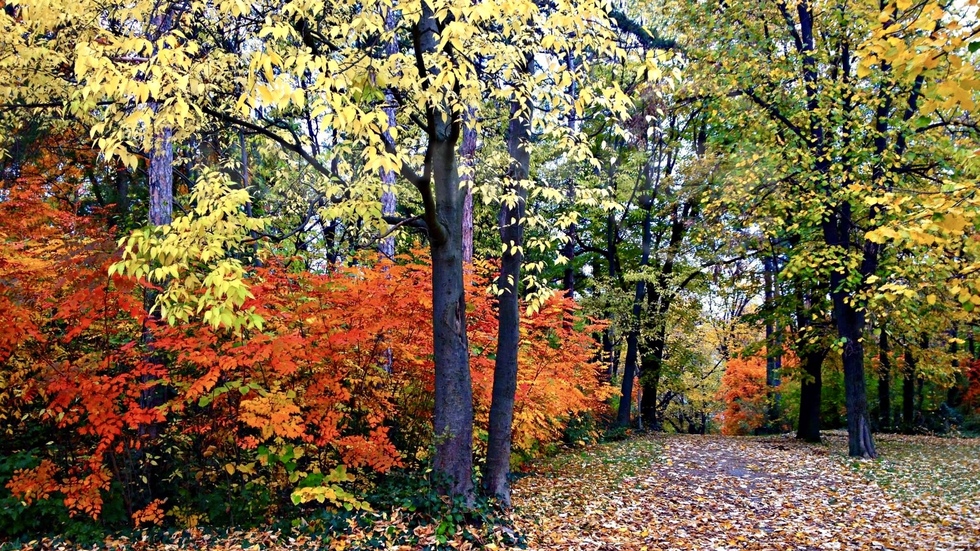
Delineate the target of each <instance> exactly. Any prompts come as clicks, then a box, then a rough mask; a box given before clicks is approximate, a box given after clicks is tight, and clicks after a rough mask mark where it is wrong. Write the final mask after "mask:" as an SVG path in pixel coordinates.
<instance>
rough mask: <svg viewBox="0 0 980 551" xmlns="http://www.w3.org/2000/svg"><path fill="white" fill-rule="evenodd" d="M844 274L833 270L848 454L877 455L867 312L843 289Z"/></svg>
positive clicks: (853, 455) (832, 278) (832, 285)
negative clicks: (865, 339) (867, 370)
mask: <svg viewBox="0 0 980 551" xmlns="http://www.w3.org/2000/svg"><path fill="white" fill-rule="evenodd" d="M843 284H844V281H843V274H840V273H838V272H834V274H833V275H832V276H831V289H837V290H836V291H834V292H833V293H832V298H833V302H834V314H835V317H836V319H837V332H838V334H839V335H840V336H841V337H843V338H844V339H846V340H845V342H844V348H843V350H842V352H841V355H842V360H843V363H844V401H845V405H846V408H847V437H848V446H847V447H848V454H849V455H850V456H852V457H871V458H873V457H876V455H877V454H876V452H875V447H874V441H873V440H872V438H871V426H870V424H869V423H868V393H867V388H866V387H865V381H864V346H863V345H862V344H861V336H862V332H863V331H864V313H863V312H859V311H858V310H857V309H856V308H855V307H854V304H853V303H852V302H850V297H847V296H846V293H845V292H844V291H843V290H841V286H842V285H843Z"/></svg>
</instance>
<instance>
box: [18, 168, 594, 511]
mask: <svg viewBox="0 0 980 551" xmlns="http://www.w3.org/2000/svg"><path fill="white" fill-rule="evenodd" d="M39 189H40V188H38V187H37V186H24V187H23V188H17V187H16V186H14V187H11V188H10V190H11V191H10V192H9V193H10V195H9V197H8V200H6V201H2V202H0V221H5V222H0V224H6V225H3V226H0V236H2V238H3V240H2V242H0V283H2V288H0V315H2V316H3V320H2V323H3V324H4V325H5V326H7V327H13V328H14V329H15V330H14V331H9V332H4V334H3V339H2V340H0V368H2V373H0V376H2V378H0V412H3V413H2V414H3V415H4V416H5V417H3V418H0V420H2V421H3V423H4V425H5V428H6V430H7V432H8V433H14V434H17V433H23V432H26V430H27V428H28V424H31V423H35V424H36V423H47V424H48V425H49V426H50V427H51V428H52V430H55V431H57V432H58V434H59V437H58V441H59V443H60V444H62V445H63V448H64V450H65V453H62V454H60V455H59V454H55V453H53V452H52V453H49V455H48V456H44V455H43V454H44V453H46V452H44V450H43V449H41V450H39V453H41V454H42V456H40V457H38V459H40V464H39V465H38V466H37V467H35V468H32V469H23V470H21V471H18V472H17V473H16V474H15V476H14V477H13V478H12V479H11V480H10V481H9V483H8V484H7V487H8V488H9V489H10V490H11V491H12V492H13V493H15V494H16V495H18V496H20V497H21V498H22V499H24V500H25V501H28V502H30V501H34V500H38V499H45V498H51V497H57V498H59V499H61V500H62V501H63V502H64V503H65V505H66V506H67V507H68V508H69V509H70V510H71V511H72V513H76V512H81V513H84V514H88V515H91V516H93V517H97V516H98V515H99V513H100V510H101V506H102V503H103V498H104V497H105V493H106V491H107V490H108V488H109V486H110V482H111V481H112V480H117V481H120V482H122V483H124V484H130V485H132V486H133V487H134V488H131V490H132V491H128V492H127V496H128V497H127V499H128V500H130V502H128V503H127V506H128V507H129V508H130V510H131V511H133V512H132V513H131V516H132V519H133V521H134V522H136V523H137V524H139V523H156V522H159V521H160V515H161V514H162V513H161V511H162V509H161V507H162V502H158V501H152V500H150V499H149V498H150V496H151V495H152V494H151V493H150V492H149V491H147V487H148V486H147V485H148V484H152V483H153V482H152V481H150V482H147V481H144V482H143V483H142V484H141V483H140V482H139V481H138V479H140V478H141V476H140V475H137V476H134V475H133V472H129V473H128V474H127V473H126V472H124V471H125V469H127V468H129V469H133V467H126V465H131V464H134V463H135V464H137V467H136V468H138V469H139V472H142V473H147V472H148V473H149V474H151V475H153V477H154V478H155V479H156V480H162V479H165V478H167V477H170V478H171V479H173V473H172V472H166V471H164V472H154V468H153V467H151V463H150V462H151V461H152V459H151V457H150V456H149V455H147V454H146V453H144V450H149V449H156V450H163V449H166V450H169V451H167V453H177V452H174V450H183V451H180V452H179V453H182V454H185V455H184V456H181V457H188V458H190V457H191V456H190V455H186V454H192V455H193V457H192V458H191V459H188V461H187V464H181V460H180V458H178V457H175V458H173V463H172V464H171V465H170V466H169V468H170V469H190V471H191V472H189V473H186V474H187V475H190V476H189V477H185V476H184V475H181V476H180V478H181V479H190V480H196V481H198V482H199V483H200V484H209V483H210V484H213V483H214V482H215V481H217V480H219V479H221V478H222V477H232V476H233V477H241V478H242V479H244V480H245V481H248V480H255V481H259V482H260V483H261V484H263V485H264V486H267V487H270V488H274V489H276V490H277V491H278V490H283V489H285V490H289V489H290V488H294V487H295V485H296V484H297V483H298V482H301V481H302V478H303V477H304V476H306V475H310V474H312V473H317V472H321V473H322V472H329V471H331V470H332V469H333V468H334V467H336V466H338V465H344V466H346V467H347V468H348V469H350V470H353V471H358V470H359V471H361V472H365V473H368V472H378V473H383V472H386V471H388V470H390V469H392V468H394V467H397V466H400V465H403V464H404V462H405V460H406V458H414V457H420V455H419V453H420V452H421V451H422V450H424V449H425V448H426V447H427V446H428V445H429V444H430V442H431V434H430V433H431V428H430V427H429V426H428V423H429V415H430V413H429V412H430V410H431V400H432V390H433V389H432V386H433V382H434V381H433V365H432V358H431V355H432V334H431V320H430V316H431V302H430V296H431V292H430V289H431V276H430V272H429V268H428V266H427V263H426V260H425V259H424V258H423V259H419V258H414V257H404V258H401V259H399V262H398V263H391V262H387V261H383V262H380V263H378V264H376V265H374V266H369V265H368V266H365V265H362V266H355V267H350V268H337V269H335V270H334V271H332V272H330V273H328V274H311V273H308V272H300V273H296V272H294V271H292V270H290V269H289V267H288V266H287V264H285V263H284V262H281V261H277V260H275V259H271V260H269V261H268V262H266V264H265V265H264V266H263V267H261V268H256V269H255V270H254V271H253V273H252V274H251V276H250V284H251V285H252V288H251V290H252V293H253V295H254V298H253V299H251V300H250V301H249V302H248V303H246V304H245V305H244V308H252V307H254V308H255V311H256V313H258V314H260V315H261V316H262V318H263V319H264V325H263V328H262V330H261V331H252V332H244V333H241V334H237V335H236V334H232V333H229V332H225V331H220V330H219V331H215V330H212V329H211V328H210V327H209V326H208V325H207V324H203V323H197V322H195V323H188V324H183V325H177V326H165V325H162V324H159V323H158V322H157V321H155V320H154V319H153V318H150V317H148V316H147V315H146V313H145V310H144V307H143V303H142V298H141V297H140V294H139V289H140V288H139V286H138V285H136V283H137V282H134V281H130V280H127V279H124V278H121V277H118V276H116V277H112V278H109V277H108V276H106V275H105V274H106V273H107V268H108V265H109V264H110V263H111V261H112V260H113V254H114V245H113V243H112V242H111V241H108V240H105V239H97V238H96V237H94V236H95V234H97V233H98V232H99V230H101V232H103V233H104V229H102V228H104V226H102V228H99V227H97V226H98V223H99V221H98V220H97V219H95V218H92V217H88V218H86V217H80V216H76V215H74V214H71V213H66V211H65V209H64V206H63V205H57V204H53V203H51V202H50V199H49V196H46V195H45V193H44V192H43V191H39ZM15 208H16V209H18V210H17V212H18V216H12V215H11V212H10V209H15ZM24 213H28V214H27V216H25V214H24ZM39 219H40V221H39ZM11 221H16V222H11ZM14 223H16V224H20V225H21V227H12V226H13V224H14ZM86 224H88V225H90V226H91V227H88V226H86ZM25 232H28V233H30V232H33V237H26V238H25V237H21V236H22V235H23V234H24V233H25ZM90 234H91V235H92V237H85V236H88V235H90ZM480 272H481V273H480V274H479V275H478V276H476V277H474V278H473V279H474V281H471V282H470V284H469V286H468V308H469V316H470V322H471V324H470V326H471V343H472V350H473V356H472V369H473V379H474V395H475V401H476V407H477V411H478V421H479V422H483V423H485V422H486V415H487V412H488V411H489V406H490V404H489V401H490V394H491V388H492V373H493V360H492V357H493V355H492V354H493V349H494V347H495V343H496V313H495V310H494V301H493V300H492V299H491V297H489V296H488V295H487V293H486V292H485V291H484V289H485V288H486V286H487V284H488V281H489V280H488V277H489V272H490V269H489V267H487V266H483V267H482V268H481V270H480ZM145 335H149V336H150V339H147V338H146V337H145ZM522 337H523V338H522V345H521V351H520V360H521V369H520V374H519V379H520V380H519V387H518V392H517V409H516V415H515V448H516V449H519V450H525V451H527V450H532V449H533V448H535V446H537V445H538V444H540V443H542V442H547V441H551V440H554V439H556V438H558V437H560V435H561V429H562V427H563V420H564V419H566V418H567V417H568V415H569V414H571V413H574V412H578V411H582V410H585V409H589V408H592V407H595V406H597V405H598V404H599V403H600V402H601V401H602V400H603V399H604V398H605V397H606V396H607V391H606V390H605V387H604V386H603V385H602V384H601V383H600V382H599V378H598V377H597V370H596V366H595V365H594V364H593V363H591V359H592V357H593V347H594V342H593V340H592V338H591V337H590V328H589V326H588V324H587V323H586V322H585V320H581V319H580V318H579V317H578V316H577V315H576V314H575V313H574V304H573V303H572V302H571V301H570V300H568V299H564V298H561V297H555V298H554V299H552V300H551V301H550V302H548V303H547V304H546V305H545V306H544V307H543V308H541V311H540V312H539V313H537V314H535V315H534V316H531V317H529V318H528V319H526V320H525V321H524V324H523V326H522ZM148 343H151V344H152V345H150V344H148ZM395 442H398V447H396V444H395ZM287 456H288V457H291V458H293V459H290V460H287V459H281V460H280V461H279V463H276V462H275V461H273V460H272V459H270V457H280V458H281V457H287ZM152 465H156V463H152ZM188 465H193V466H192V467H191V466H188ZM287 465H288V466H287ZM140 496H143V497H140Z"/></svg>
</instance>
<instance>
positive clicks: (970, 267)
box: [0, 0, 980, 537]
mask: <svg viewBox="0 0 980 551" xmlns="http://www.w3.org/2000/svg"><path fill="white" fill-rule="evenodd" d="M0 6H2V12H0V28H2V31H0V75H3V77H4V78H3V79H2V82H0V125H2V127H3V129H4V133H3V137H2V141H0V150H2V153H3V156H2V160H0V163H2V164H0V174H2V187H0V321H2V326H3V331H2V333H0V424H2V428H3V431H4V439H3V442H2V443H0V449H2V451H3V454H2V455H3V456H2V459H0V481H2V482H3V487H4V489H3V490H2V491H0V503H2V504H3V507H2V510H0V534H9V535H10V536H11V537H18V536H22V535H29V534H32V533H36V532H37V531H40V530H44V529H47V527H54V529H55V530H56V531H60V532H62V533H66V534H72V535H74V536H84V535H86V534H88V535H91V534H98V533H101V532H102V531H104V530H107V529H117V528H122V527H127V526H145V525H165V526H171V527H173V526H176V527H194V526H198V525H205V524H207V525H212V526H223V525H236V526H250V525H264V524H267V523H270V522H277V521H285V522H287V523H288V522H291V521H296V522H299V521H300V519H302V522H304V523H308V521H307V520H306V519H308V518H313V517H314V516H316V515H320V517H318V518H320V521H321V522H322V523H324V524H327V525H329V523H330V522H334V521H333V520H330V519H346V518H353V517H348V516H344V515H355V516H356V514H357V513H358V512H359V511H367V510H373V509H383V508H385V507H389V506H392V505H396V506H404V507H407V508H409V510H416V509H421V510H425V509H426V508H427V507H428V508H439V507H449V508H450V511H453V512H450V513H449V515H450V518H454V517H452V515H459V518H458V519H456V520H457V521H461V520H462V519H463V518H464V517H465V518H471V517H472V516H473V515H474V514H475V513H474V511H482V510H489V509H483V507H484V506H485V505H484V504H485V500H486V499H491V500H493V501H494V502H495V503H497V504H500V505H503V506H504V507H506V506H508V505H509V504H510V487H509V485H510V481H511V480H512V478H513V473H514V471H515V470H520V469H522V468H524V467H525V466H526V465H527V464H528V462H529V461H530V460H532V459H534V458H536V457H539V456H541V455H544V454H549V453H552V452H553V451H555V450H556V449H557V447H558V446H560V445H570V446H580V445H585V444H588V443H590V442H594V441H596V440H598V439H601V438H616V437H621V436H623V435H626V434H628V433H629V432H631V431H637V430H652V431H673V432H692V433H706V432H712V431H722V432H725V433H729V434H750V433H775V432H783V431H786V430H791V429H793V430H796V433H797V435H798V437H799V438H801V439H804V440H807V441H819V440H820V429H821V428H842V429H846V431H847V434H848V452H849V454H850V455H852V456H856V457H869V458H873V457H875V456H876V455H877V450H876V447H875V442H874V436H873V433H874V432H882V431H905V432H917V431H928V432H936V433H943V434H957V433H971V432H972V433H975V432H977V431H978V430H980V362H978V361H977V357H978V353H980V349H978V348H977V346H976V343H975V340H974V329H975V327H976V323H977V319H976V316H975V313H974V308H975V307H976V305H980V280H978V272H980V264H978V262H980V259H978V252H980V240H978V239H977V235H978V234H977V223H978V214H980V198H978V197H977V193H976V190H977V178H978V170H980V154H978V153H980V143H978V137H980V135H978V131H980V129H978V126H977V125H978V123H977V119H976V113H977V101H978V99H980V77H978V76H977V65H978V61H980V54H978V53H977V51H978V50H980V24H978V22H977V21H978V18H977V4H976V0H968V1H966V2H952V3H942V2H931V1H922V2H912V1H911V0H898V1H896V2H887V1H875V2H867V1H860V2H828V1H822V0H820V1H817V0H811V1H801V2H798V3H789V2H781V1H772V2H764V3H757V2H743V1H741V0H738V1H734V2H725V3H722V4H715V3H709V2H698V1H679V2H670V1H665V2H661V3H649V4H642V5H641V4H630V3H626V4H622V5H620V4H615V5H610V4H607V3H603V2H592V1H589V0H576V1H573V2H564V1H563V2H556V3H547V2H534V1H501V2H480V3H475V4H474V3H472V2H469V1H453V0H449V1H436V0H432V1H424V2H421V3H412V2H408V3H405V2H394V1H390V0H378V1H369V2H340V3H331V4H329V5H328V4H325V3H321V2H315V1H305V0H294V1H290V2H278V1H263V2H254V3H245V2H240V1H195V2H192V1H184V0H179V1H173V2H170V1H158V2H145V1H138V2H133V3H128V4H121V3H115V4H114V3H109V4H106V3H101V2H94V1H81V2H77V1H76V2H59V1H50V2H28V1H14V2H10V1H5V2H0ZM458 524H459V522H456V521H450V522H449V523H448V524H446V525H444V526H443V530H444V531H447V532H449V531H453V530H456V529H457V528H456V526H457V525H458ZM464 524H465V523H464ZM444 535H445V534H444Z"/></svg>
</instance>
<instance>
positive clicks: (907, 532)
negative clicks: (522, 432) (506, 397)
mask: <svg viewBox="0 0 980 551" xmlns="http://www.w3.org/2000/svg"><path fill="white" fill-rule="evenodd" d="M824 436H825V438H824V439H825V443H824V444H820V445H811V444H802V443H799V442H796V441H795V440H794V439H793V438H791V437H788V436H776V437H758V438H756V437H751V438H749V437H725V436H680V435H678V436H669V437H663V436H650V437H644V438H640V439H635V440H628V441H624V442H619V443H615V444H607V445H602V446H596V447H593V448H591V449H588V450H585V451H581V452H579V453H574V454H567V455H564V456H560V457H557V458H554V459H552V460H551V461H549V462H547V463H545V464H544V465H543V466H542V467H541V468H540V469H539V472H538V473H537V474H536V475H534V476H530V477H527V478H524V479H522V480H521V481H520V482H519V483H518V484H517V486H516V489H515V498H514V501H515V505H516V506H517V507H518V514H517V515H516V518H517V522H518V523H519V527H520V528H521V530H522V531H523V532H525V533H526V534H527V535H528V537H529V539H530V541H529V546H530V548H532V549H590V550H603V549H608V550H614V549H624V550H675V549H676V550H686V549H692V550H706V551H707V550H723V549H724V550H728V549H752V550H768V549H772V550H791V549H792V550H822V549H872V550H874V549H889V550H913V549H923V550H925V549H929V550H944V549H963V550H967V549H974V550H977V549H980V440H977V439H952V438H936V437H928V436H915V437H909V436H897V435H878V436H877V442H878V448H879V452H880V455H881V459H879V460H877V461H870V460H855V459H850V458H848V457H846V445H847V442H846V435H845V434H844V433H842V432H841V433H837V432H834V433H829V434H828V433H824Z"/></svg>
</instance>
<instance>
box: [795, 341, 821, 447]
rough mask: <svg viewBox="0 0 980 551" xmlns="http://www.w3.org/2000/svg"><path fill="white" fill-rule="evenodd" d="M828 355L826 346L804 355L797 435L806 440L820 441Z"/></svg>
mask: <svg viewBox="0 0 980 551" xmlns="http://www.w3.org/2000/svg"><path fill="white" fill-rule="evenodd" d="M826 357H827V349H826V348H822V349H817V350H812V351H809V352H807V353H806V354H804V356H803V373H804V375H805V378H804V379H803V384H802V386H801V387H800V418H799V424H798V425H797V427H796V437H797V438H798V439H800V440H803V441H805V442H820V399H821V397H820V394H821V390H822V388H823V380H822V376H821V371H822V367H823V361H824V358H826Z"/></svg>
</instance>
